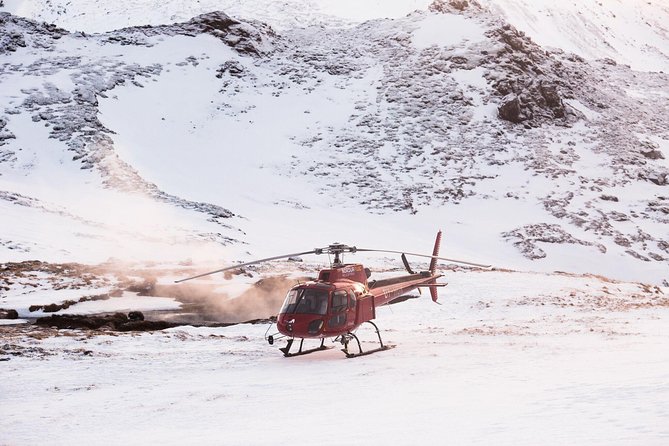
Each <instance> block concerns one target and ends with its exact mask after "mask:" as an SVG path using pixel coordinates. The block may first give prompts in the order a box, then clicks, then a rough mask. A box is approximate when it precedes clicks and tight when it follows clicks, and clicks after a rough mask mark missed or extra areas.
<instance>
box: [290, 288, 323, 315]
mask: <svg viewBox="0 0 669 446" xmlns="http://www.w3.org/2000/svg"><path fill="white" fill-rule="evenodd" d="M328 296H329V291H328V290H327V289H322V288H293V289H292V290H290V291H289V292H288V295H287V296H286V300H285V301H284V303H283V307H281V311H280V313H287V314H321V315H324V314H326V313H327V311H328Z"/></svg>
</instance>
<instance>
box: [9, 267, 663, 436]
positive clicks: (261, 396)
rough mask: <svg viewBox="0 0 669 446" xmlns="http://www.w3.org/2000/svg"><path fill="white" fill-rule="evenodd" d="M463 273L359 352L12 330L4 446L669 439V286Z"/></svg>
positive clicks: (249, 340)
mask: <svg viewBox="0 0 669 446" xmlns="http://www.w3.org/2000/svg"><path fill="white" fill-rule="evenodd" d="M448 280H449V281H450V282H451V283H450V285H449V287H447V288H445V289H444V290H443V291H442V292H441V297H442V302H443V305H441V306H439V305H434V304H433V303H432V302H431V301H430V300H429V299H427V298H421V299H413V300H410V301H407V302H404V303H402V304H398V305H393V306H391V307H383V308H381V309H379V314H378V320H377V323H378V324H379V326H380V327H381V329H382V331H383V336H384V339H385V341H386V342H387V343H391V344H395V345H396V347H395V348H394V349H392V350H388V351H385V352H381V353H377V354H374V355H370V356H364V357H360V358H356V359H346V358H345V357H344V355H343V354H342V353H341V352H340V351H338V349H337V347H338V344H331V343H330V342H329V341H328V345H330V346H333V345H334V347H335V348H334V349H332V350H329V351H325V352H319V353H314V354H312V355H308V356H303V357H296V358H283V357H282V356H281V355H280V353H279V352H278V351H277V346H276V345H275V346H269V345H267V344H266V342H265V341H264V335H265V332H266V330H267V326H266V325H262V324H260V325H250V324H242V325H237V326H234V327H227V328H205V327H200V328H194V327H179V328H174V329H169V330H164V331H157V332H151V333H132V334H128V333H126V334H123V333H117V332H109V331H83V330H52V329H49V328H42V329H37V328H36V327H34V326H24V327H12V328H10V327H0V332H1V333H2V338H3V343H2V345H0V358H3V359H4V360H5V362H2V367H1V368H0V374H2V373H4V375H2V376H3V377H6V379H2V380H0V391H1V392H2V395H3V404H2V405H0V417H2V419H3V429H2V431H0V442H2V443H17V442H18V443H32V442H39V441H42V440H43V439H44V436H45V435H47V434H48V435H49V442H50V443H52V444H72V443H89V442H96V441H99V439H100V438H104V439H105V441H107V442H108V443H110V444H128V443H130V444H137V443H145V442H147V441H149V442H159V443H161V444H182V443H183V442H184V441H185V442H194V441H197V442H198V443H202V444H220V443H221V442H224V443H225V444H233V445H242V444H244V445H249V444H250V445H255V444H258V445H261V444H267V443H268V442H292V443H297V444H303V443H307V442H308V443H311V442H312V441H313V438H319V443H322V444H326V445H330V444H332V445H339V444H358V443H361V442H362V443H365V444H375V445H376V444H379V445H381V444H389V443H392V444H401V445H413V444H416V441H420V442H421V443H441V442H449V443H451V442H452V443H458V444H472V445H478V444H480V445H487V444H493V443H494V444H499V445H507V444H509V445H533V444H545V445H553V444H555V445H558V444H602V445H630V444H644V445H658V446H659V445H662V444H664V443H666V440H667V438H668V437H669V431H668V429H667V423H666V420H667V416H668V415H669V406H668V403H667V401H669V394H668V392H669V389H668V388H667V379H668V378H669V376H668V375H667V367H666V365H667V363H669V351H668V350H667V349H666V339H667V336H669V333H668V332H667V327H669V324H667V322H668V318H669V313H668V309H667V303H666V292H667V289H666V288H665V289H664V293H665V294H664V295H662V294H661V290H659V289H655V288H654V287H644V286H640V285H639V284H629V283H616V282H611V281H603V280H601V279H599V278H596V277H569V276H565V275H545V274H527V273H509V272H478V273H476V272H460V273H449V277H448ZM358 334H359V335H360V336H361V337H363V339H369V338H368V335H370V334H371V333H368V332H364V330H360V331H359V332H358ZM7 358H9V359H8V360H7ZM324 407H327V410H325V409H324ZM286 411H290V414H292V416H289V415H288V413H287V412H286ZM367 413H369V414H371V415H370V416H365V415H364V414H367ZM353 418H354V419H355V421H354V422H353ZM298 419H299V421H300V423H299V434H300V436H299V438H297V439H296V437H295V436H296V428H297V427H296V426H297V424H296V423H294V422H292V423H291V421H295V420H298ZM323 432H331V433H332V434H328V435H323ZM304 439H306V440H304Z"/></svg>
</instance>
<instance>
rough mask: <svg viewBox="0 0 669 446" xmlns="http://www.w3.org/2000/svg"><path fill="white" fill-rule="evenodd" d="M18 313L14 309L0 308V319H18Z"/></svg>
mask: <svg viewBox="0 0 669 446" xmlns="http://www.w3.org/2000/svg"><path fill="white" fill-rule="evenodd" d="M18 318H19V313H18V312H17V311H16V310H13V309H10V310H5V309H2V308H0V319H18Z"/></svg>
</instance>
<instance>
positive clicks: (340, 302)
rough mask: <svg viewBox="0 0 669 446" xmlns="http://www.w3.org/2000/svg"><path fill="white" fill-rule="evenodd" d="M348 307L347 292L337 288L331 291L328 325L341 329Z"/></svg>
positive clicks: (344, 323) (344, 322)
mask: <svg viewBox="0 0 669 446" xmlns="http://www.w3.org/2000/svg"><path fill="white" fill-rule="evenodd" d="M347 308H348V292H347V291H346V290H338V291H335V292H334V293H332V306H331V307H330V319H329V320H328V326H329V327H330V328H331V329H335V330H336V329H341V328H343V327H344V326H345V325H346V315H347V311H346V310H347Z"/></svg>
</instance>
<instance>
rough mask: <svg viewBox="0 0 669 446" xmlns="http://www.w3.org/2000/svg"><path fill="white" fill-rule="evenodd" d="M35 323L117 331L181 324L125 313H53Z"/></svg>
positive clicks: (66, 327)
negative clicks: (134, 316)
mask: <svg viewBox="0 0 669 446" xmlns="http://www.w3.org/2000/svg"><path fill="white" fill-rule="evenodd" d="M35 324H37V325H40V326H44V327H54V328H60V329H86V330H98V329H109V330H116V331H152V330H164V329H166V328H172V327H176V326H178V325H179V324H176V323H171V322H166V321H146V320H137V319H133V320H131V319H129V318H128V316H126V315H125V314H123V313H114V314H112V315H107V316H79V315H62V316H60V315H53V316H49V317H42V318H39V319H37V320H36V321H35Z"/></svg>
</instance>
